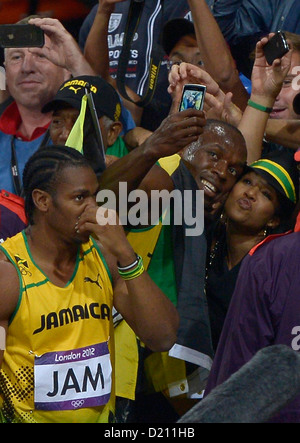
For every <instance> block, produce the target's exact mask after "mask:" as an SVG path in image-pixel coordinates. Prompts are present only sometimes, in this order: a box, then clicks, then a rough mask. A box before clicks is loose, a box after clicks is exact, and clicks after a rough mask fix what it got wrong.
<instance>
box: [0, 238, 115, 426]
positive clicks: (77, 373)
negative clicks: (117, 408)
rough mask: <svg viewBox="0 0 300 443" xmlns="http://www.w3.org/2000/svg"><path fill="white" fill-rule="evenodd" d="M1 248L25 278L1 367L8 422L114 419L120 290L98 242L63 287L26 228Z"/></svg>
mask: <svg viewBox="0 0 300 443" xmlns="http://www.w3.org/2000/svg"><path fill="white" fill-rule="evenodd" d="M0 248H1V250H2V251H3V252H4V253H5V255H6V256H7V257H8V259H9V260H10V261H11V262H12V263H13V264H14V266H15V267H16V269H17V272H18V275H19V280H20V295H19V302H18V306H17V308H16V311H15V312H14V314H13V316H12V318H11V320H10V324H9V327H8V334H7V342H6V350H5V352H4V359H3V363H2V366H1V371H0V422H1V419H2V421H4V422H25V423H26V422H30V423H39V422H42V423H48V422H59V423H65V422H68V423H69V422H76V423H80V422H84V423H88V422H109V421H113V418H114V403H115V398H114V389H115V388H114V375H113V370H112V368H114V361H113V359H112V356H113V355H114V345H113V339H112V337H113V325H112V316H111V311H112V304H113V290H112V284H111V276H110V272H109V270H108V267H107V264H106V262H105V261H104V259H103V257H102V255H101V252H100V250H99V249H98V247H97V245H96V244H95V243H94V241H93V239H92V238H91V239H90V241H89V242H88V243H86V244H83V245H81V246H80V247H79V250H78V255H77V261H76V265H75V270H74V273H73V276H72V277H71V279H70V281H69V282H68V283H67V285H66V286H65V287H63V288H61V287H58V286H55V285H54V284H53V283H51V281H49V279H48V278H47V276H46V275H45V274H44V273H43V271H42V270H41V269H40V268H39V267H38V265H37V264H36V263H35V262H34V259H33V258H32V256H31V253H30V250H29V247H28V243H27V238H26V234H25V232H24V231H23V232H21V233H19V234H17V235H16V236H15V237H12V238H10V239H8V240H6V241H5V242H4V243H3V245H2V246H1V247H0Z"/></svg>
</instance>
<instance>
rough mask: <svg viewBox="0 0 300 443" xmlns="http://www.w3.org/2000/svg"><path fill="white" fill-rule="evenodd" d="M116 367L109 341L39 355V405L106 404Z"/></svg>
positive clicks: (51, 407) (74, 406) (76, 406)
mask: <svg viewBox="0 0 300 443" xmlns="http://www.w3.org/2000/svg"><path fill="white" fill-rule="evenodd" d="M111 376H112V367H111V362H110V355H109V350H108V346H107V343H101V344H98V345H95V346H88V347H86V348H80V349H75V350H72V351H66V352H49V353H47V354H44V355H43V356H41V357H36V358H35V365H34V379H35V395H34V401H35V407H36V409H39V410H47V411H55V410H72V409H80V408H87V407H96V406H102V405H105V404H106V403H107V402H108V400H109V397H110V393H111Z"/></svg>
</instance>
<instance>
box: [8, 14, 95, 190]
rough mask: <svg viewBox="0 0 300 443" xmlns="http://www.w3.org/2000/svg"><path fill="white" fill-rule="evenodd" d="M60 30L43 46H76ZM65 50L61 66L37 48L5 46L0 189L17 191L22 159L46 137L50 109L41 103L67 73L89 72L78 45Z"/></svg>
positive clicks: (49, 95)
mask: <svg viewBox="0 0 300 443" xmlns="http://www.w3.org/2000/svg"><path fill="white" fill-rule="evenodd" d="M28 21H29V19H26V20H25V22H26V23H27V22H28ZM22 23H23V22H22ZM53 23H54V25H53V26H55V27H59V22H57V21H53ZM60 31H61V33H63V40H62V39H60V36H58V35H56V37H55V39H54V38H52V40H50V37H49V36H48V35H46V36H45V38H46V46H45V47H51V50H53V48H54V47H55V45H56V46H57V45H63V48H65V49H66V48H72V49H73V48H78V46H76V43H75V41H74V39H73V38H72V36H71V35H70V34H69V33H67V32H66V31H65V30H64V28H63V27H62V25H61V28H60ZM75 52H76V54H75ZM65 54H68V55H69V57H68V59H67V57H65V60H64V62H65V64H64V65H63V67H61V66H62V64H60V65H59V64H58V65H56V64H54V63H52V62H50V61H49V60H47V58H45V57H44V56H43V55H42V53H41V51H40V49H38V48H30V49H29V48H10V49H6V50H5V69H6V81H7V86H8V89H9V92H10V94H11V95H12V97H13V98H14V102H13V103H12V104H11V105H10V106H9V107H8V108H7V109H6V110H5V112H4V113H3V114H2V116H1V118H0V145H1V154H2V162H1V166H0V189H4V190H6V191H9V192H12V193H15V194H17V195H20V194H21V189H22V173H23V169H24V166H25V163H26V161H27V160H28V159H29V157H30V156H31V155H32V154H33V153H34V152H35V151H36V150H37V149H38V148H39V147H40V146H41V145H43V144H46V142H47V141H48V133H47V129H48V127H49V124H50V121H51V113H48V114H44V113H42V108H43V106H44V105H46V103H48V102H49V101H50V100H52V99H53V97H54V96H55V94H56V92H57V91H58V89H59V87H60V85H61V84H62V83H63V82H64V81H65V80H67V79H68V78H69V77H70V75H71V73H72V74H73V75H75V76H76V75H80V74H82V73H83V72H84V73H86V74H93V70H92V68H91V67H90V66H89V64H88V63H87V62H86V60H85V59H84V56H83V54H81V52H80V50H79V48H78V50H76V51H74V52H73V53H72V51H70V50H69V52H67V51H66V52H65ZM45 134H46V135H45ZM12 159H13V164H12ZM12 170H13V171H14V173H13V174H12Z"/></svg>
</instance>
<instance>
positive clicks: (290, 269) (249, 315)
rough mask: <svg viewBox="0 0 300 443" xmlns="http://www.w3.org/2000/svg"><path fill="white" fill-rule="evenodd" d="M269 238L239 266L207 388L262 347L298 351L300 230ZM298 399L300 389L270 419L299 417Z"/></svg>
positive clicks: (290, 420) (293, 420) (295, 419)
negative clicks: (271, 239) (278, 346)
mask: <svg viewBox="0 0 300 443" xmlns="http://www.w3.org/2000/svg"><path fill="white" fill-rule="evenodd" d="M265 243H266V244H263V245H261V246H260V247H258V248H256V249H255V250H254V251H251V252H250V253H249V255H248V256H247V257H246V258H245V259H244V261H243V264H242V266H241V269H240V273H239V277H238V280H237V283H236V287H235V292H234V294H233V297H232V300H231V304H230V307H229V311H228V313H227V317H226V320H225V324H224V327H223V331H222V334H221V338H220V342H219V345H218V348H217V352H216V356H215V359H214V363H213V367H212V370H211V374H210V378H209V380H208V385H207V388H206V394H209V393H210V392H211V391H212V390H213V389H214V388H215V387H216V386H217V385H219V384H221V383H223V382H224V381H225V380H227V379H228V378H229V377H230V376H231V375H232V374H234V373H235V372H236V371H238V370H239V369H240V368H241V367H242V366H243V365H244V364H245V363H247V362H248V361H249V360H250V359H251V358H252V357H253V356H254V355H255V354H256V353H257V351H258V350H260V349H262V348H265V347H269V346H272V345H276V344H283V345H287V346H289V347H291V348H292V349H294V350H295V351H299V321H300V319H299V306H298V304H299V281H298V275H299V272H298V263H299V261H298V258H299V233H292V234H289V235H284V236H283V237H281V238H278V239H276V241H275V240H273V241H269V240H268V239H266V242H265ZM279 389H280V388H279ZM299 405H300V398H299V395H298V396H297V397H296V398H295V399H294V400H293V401H291V402H290V403H289V404H288V405H286V407H285V408H283V409H282V410H281V411H280V412H279V413H278V414H277V415H276V416H275V417H273V418H272V420H271V422H273V423H278V422H279V423H299V422H300V412H299V411H300V406H299Z"/></svg>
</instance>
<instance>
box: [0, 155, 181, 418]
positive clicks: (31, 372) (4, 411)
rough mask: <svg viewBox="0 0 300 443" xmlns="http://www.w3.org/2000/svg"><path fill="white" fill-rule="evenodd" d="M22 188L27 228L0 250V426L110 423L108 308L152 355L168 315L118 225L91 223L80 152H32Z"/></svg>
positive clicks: (165, 340)
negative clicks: (24, 197)
mask: <svg viewBox="0 0 300 443" xmlns="http://www.w3.org/2000/svg"><path fill="white" fill-rule="evenodd" d="M23 185H24V191H25V196H26V213H27V216H28V219H29V227H28V228H27V229H26V231H25V232H22V233H20V234H18V235H17V236H15V237H13V238H12V239H9V240H7V241H6V242H5V243H4V244H3V245H2V247H1V251H0V288H1V290H0V367H1V369H0V418H1V420H0V421H3V422H31V423H34V422H85V423H87V422H109V421H113V420H114V385H115V380H114V330H113V326H112V315H111V311H112V306H113V304H114V305H115V307H116V309H117V310H118V311H119V312H120V313H121V314H122V315H123V317H124V318H125V319H126V321H127V322H128V324H129V325H130V326H131V327H132V328H133V329H134V331H135V333H136V334H137V335H138V336H139V337H140V338H141V340H142V341H143V342H144V343H146V344H147V346H148V347H150V348H151V349H153V350H156V351H164V350H168V349H169V348H170V347H171V346H172V345H173V344H174V342H175V340H176V332H177V327H178V315H177V313H176V310H175V308H174V307H173V305H172V303H171V302H170V301H169V300H168V299H167V297H166V296H165V295H164V294H163V293H162V292H161V291H160V289H159V288H158V287H157V286H156V285H155V284H154V283H153V282H152V280H151V279H150V277H149V276H148V275H147V273H146V272H143V267H142V265H141V262H140V260H137V258H136V254H135V253H134V251H133V250H132V248H131V246H130V245H129V243H128V241H127V239H126V236H125V234H124V231H123V228H122V227H121V226H119V225H118V224H117V225H116V226H112V225H105V226H101V225H99V224H98V223H97V219H96V213H97V210H98V207H97V205H96V201H95V196H96V194H97V191H98V182H97V179H96V176H95V174H94V172H93V170H92V169H91V167H90V166H89V164H88V163H87V161H86V160H85V159H84V157H83V156H82V155H81V154H79V153H78V152H77V151H75V150H73V149H70V148H66V147H48V148H44V149H41V150H40V151H38V152H37V153H36V154H34V155H33V157H32V158H31V159H30V160H29V162H28V163H27V166H26V168H25V171H24V176H23ZM97 217H98V221H99V219H103V220H104V218H105V217H107V213H105V211H104V210H102V211H101V212H100V211H98V213H97ZM91 234H93V237H94V238H92V237H90V235H91ZM95 238H96V239H97V240H99V242H100V243H101V248H99V246H98V245H97V243H96V240H94V239H95ZM117 262H118V263H117ZM117 264H118V266H117ZM118 268H119V269H118ZM129 278H130V279H129ZM5 336H6V340H5V339H4V338H5Z"/></svg>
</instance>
